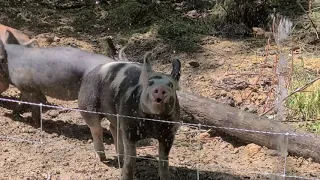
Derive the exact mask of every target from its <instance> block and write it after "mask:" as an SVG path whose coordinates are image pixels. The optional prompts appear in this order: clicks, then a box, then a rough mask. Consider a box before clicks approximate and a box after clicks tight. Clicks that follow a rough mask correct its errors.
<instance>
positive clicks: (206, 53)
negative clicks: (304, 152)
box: [0, 12, 320, 180]
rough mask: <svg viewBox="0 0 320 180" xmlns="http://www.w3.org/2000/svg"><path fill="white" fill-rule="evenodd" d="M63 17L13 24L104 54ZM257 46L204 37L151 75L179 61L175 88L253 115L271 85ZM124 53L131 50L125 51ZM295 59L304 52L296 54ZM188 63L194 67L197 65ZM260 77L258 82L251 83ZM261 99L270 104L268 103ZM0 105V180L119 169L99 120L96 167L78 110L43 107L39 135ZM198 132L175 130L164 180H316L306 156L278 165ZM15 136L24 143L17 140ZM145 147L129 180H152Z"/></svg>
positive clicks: (274, 158)
mask: <svg viewBox="0 0 320 180" xmlns="http://www.w3.org/2000/svg"><path fill="white" fill-rule="evenodd" d="M71 17H72V12H68V13H65V12H63V13H61V14H54V15H52V18H46V19H45V20H46V21H47V22H46V23H48V24H51V25H53V24H54V28H53V29H48V28H43V29H41V27H39V26H31V25H30V24H28V22H23V23H21V24H20V25H19V29H20V30H22V31H23V32H25V33H26V34H28V35H30V36H32V37H35V38H36V39H37V40H38V42H39V44H40V46H61V45H68V46H75V47H78V48H81V49H85V50H88V51H91V52H97V53H105V49H104V47H103V46H102V44H101V43H99V42H103V40H104V39H105V36H106V35H108V34H107V33H104V34H103V33H100V34H97V35H92V34H91V35H90V33H87V34H85V33H84V34H82V35H81V33H79V34H80V35H79V34H78V35H77V36H75V32H77V29H75V30H74V31H75V32H70V31H65V29H68V28H69V29H70V27H67V25H66V24H67V22H68V21H71ZM41 18H42V15H39V19H41ZM0 20H1V21H2V22H7V23H8V24H6V25H11V24H10V22H12V21H14V20H10V17H9V15H8V16H7V15H5V14H1V19H0ZM43 20H44V19H43ZM79 24H81V23H79ZM79 26H80V25H79ZM78 29H80V27H78ZM93 29H94V28H93ZM92 31H94V30H92ZM137 37H138V38H140V39H141V41H143V42H144V41H147V40H150V39H152V38H155V37H152V35H150V34H148V33H146V34H139V35H138V36H137ZM261 41H262V42H263V41H265V40H263V39H258V40H257V39H246V40H241V41H240V40H239V41H235V40H227V39H221V38H217V37H207V38H204V39H203V40H202V42H201V46H202V50H201V51H200V52H198V53H193V54H187V53H185V54H184V53H181V54H175V53H174V52H167V54H166V55H164V56H161V57H159V58H158V59H157V60H156V61H155V62H154V66H155V67H156V69H158V70H164V71H169V70H170V66H171V64H170V63H169V61H167V59H168V57H169V58H171V57H179V58H180V60H181V62H182V76H181V87H182V89H183V91H188V92H191V93H194V94H200V95H202V96H205V97H208V98H213V99H216V100H218V101H220V102H222V103H225V104H229V105H231V106H236V107H238V108H241V109H244V110H247V111H250V112H253V113H261V112H263V109H264V108H265V104H266V99H267V93H266V92H269V91H270V89H271V88H272V86H273V76H272V70H273V68H272V63H273V58H274V55H275V53H272V49H271V53H270V54H271V55H270V57H269V58H268V59H267V61H266V64H265V65H264V66H261V64H262V62H263V60H264V59H265V56H264V53H265V50H264V48H265V47H264V46H265V45H261V46H259V47H257V42H261ZM131 51H134V50H132V49H131ZM136 51H138V50H136ZM273 51H274V50H273ZM128 54H129V55H130V54H134V52H130V51H129V52H128ZM299 56H304V55H303V54H302V53H300V54H299ZM294 58H296V57H294ZM318 60H319V59H316V60H315V61H318ZM190 62H191V63H190ZM192 62H198V63H199V65H198V67H196V66H197V65H196V66H195V65H194V63H192ZM315 64H317V63H315ZM319 64H320V63H319ZM318 68H319V67H318ZM261 72H262V73H263V75H262V78H260V79H258V77H259V74H260V73H261ZM257 79H258V80H257ZM18 95H19V91H18V90H17V89H16V88H15V87H10V89H9V90H7V91H6V92H5V93H3V94H2V97H3V98H17V97H18ZM48 100H49V102H50V103H52V104H53V105H57V106H63V107H69V108H77V102H76V101H68V102H66V101H61V100H57V99H53V98H50V97H49V98H48ZM269 101H270V102H272V101H273V99H270V100H269ZM0 104H1V106H0V119H1V120H0V143H1V146H0V152H1V153H0V179H30V180H34V179H63V180H64V179H110V180H112V179H117V178H118V176H119V168H118V167H117V164H116V163H115V161H114V160H113V158H114V156H115V148H114V145H113V141H112V138H111V136H110V134H109V132H108V126H107V122H105V123H106V125H105V126H104V127H105V129H106V131H105V135H104V139H105V148H106V153H107V156H108V157H109V158H110V162H109V163H107V164H103V163H100V162H99V161H98V159H97V157H96V155H95V153H94V150H93V144H92V138H91V134H90V132H89V129H88V127H87V126H86V125H85V123H84V121H83V120H82V118H81V116H80V114H79V112H76V111H70V110H62V109H49V110H47V111H46V112H45V113H43V119H44V121H43V131H41V130H40V129H35V128H34V127H32V126H31V125H30V123H29V122H30V121H29V119H30V113H25V114H24V118H14V117H12V114H11V113H12V110H13V108H14V107H15V104H14V103H8V102H1V103H0ZM199 132H200V131H197V130H196V129H195V128H194V127H186V126H183V127H181V128H180V130H179V132H178V134H177V138H176V140H175V143H174V146H173V148H172V151H171V153H170V159H169V161H170V173H171V175H172V179H177V180H178V179H186V180H187V179H197V176H199V177H200V179H206V180H207V179H216V180H218V179H220V180H237V179H277V178H276V177H278V179H281V178H280V176H281V175H282V174H283V172H284V169H286V174H287V175H289V176H290V177H287V178H286V179H299V178H295V176H299V177H305V178H310V179H311V178H314V179H316V178H320V164H318V163H314V162H312V159H303V158H299V157H292V156H288V158H287V159H286V162H287V164H286V167H284V162H285V158H284V157H282V156H281V154H280V153H278V152H277V151H275V150H270V149H267V148H265V147H261V146H258V145H255V144H246V143H243V142H238V141H237V140H234V139H232V138H230V137H220V136H219V134H215V133H212V134H207V133H203V132H202V133H201V135H200V136H199ZM22 139H23V140H24V141H21V140H22ZM26 140H28V141H26ZM40 140H41V142H42V143H40ZM146 145H147V146H141V147H139V149H138V154H139V157H141V159H140V158H138V159H137V173H136V177H137V179H146V178H147V179H150V180H152V179H157V167H158V165H157V163H158V162H157V161H156V159H155V158H156V157H157V144H156V142H154V141H151V142H149V143H147V144H146ZM273 174H277V175H279V176H275V175H273Z"/></svg>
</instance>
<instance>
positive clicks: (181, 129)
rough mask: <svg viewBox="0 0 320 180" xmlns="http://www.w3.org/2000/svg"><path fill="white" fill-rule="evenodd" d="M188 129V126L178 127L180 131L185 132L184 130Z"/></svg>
mask: <svg viewBox="0 0 320 180" xmlns="http://www.w3.org/2000/svg"><path fill="white" fill-rule="evenodd" d="M189 130H190V128H189V127H188V126H181V127H180V131H182V132H186V131H189Z"/></svg>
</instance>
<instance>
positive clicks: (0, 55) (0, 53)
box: [0, 39, 7, 63]
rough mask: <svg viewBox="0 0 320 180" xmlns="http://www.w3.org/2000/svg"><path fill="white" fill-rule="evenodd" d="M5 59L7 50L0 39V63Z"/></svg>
mask: <svg viewBox="0 0 320 180" xmlns="http://www.w3.org/2000/svg"><path fill="white" fill-rule="evenodd" d="M6 60H7V52H6V50H5V49H4V44H3V42H2V40H1V39H0V63H3V62H5V61H6Z"/></svg>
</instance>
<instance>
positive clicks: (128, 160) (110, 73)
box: [78, 53, 181, 180]
mask: <svg viewBox="0 0 320 180" xmlns="http://www.w3.org/2000/svg"><path fill="white" fill-rule="evenodd" d="M149 57H150V54H149V53H148V54H147V56H145V57H144V63H143V64H140V63H135V62H113V63H108V64H104V65H99V66H97V67H96V68H94V69H93V70H92V71H91V72H89V73H88V74H87V75H86V76H85V77H84V79H83V81H82V85H81V88H80V91H79V98H78V105H79V109H82V110H87V111H96V112H103V113H107V115H101V114H94V113H87V112H81V115H82V117H83V118H84V120H85V121H86V124H87V125H88V126H89V128H90V131H91V134H92V137H93V143H94V148H95V151H96V153H97V154H98V156H99V158H100V161H105V160H106V155H105V153H104V146H103V135H102V134H103V131H102V127H101V120H102V118H103V117H107V119H108V120H109V121H110V131H111V134H112V136H113V139H114V142H115V146H116V151H117V153H119V154H120V157H121V158H120V159H121V160H120V162H121V163H122V162H123V167H122V174H121V179H122V180H131V179H133V176H134V169H135V156H136V143H137V141H139V140H141V139H145V138H154V139H158V141H159V159H160V160H163V161H159V176H160V179H161V180H168V179H170V178H169V171H168V156H169V152H170V149H171V147H172V144H173V141H174V138H175V133H176V131H177V129H178V127H179V124H178V123H166V122H155V121H150V120H143V119H137V118H132V117H139V118H151V119H158V120H166V121H171V122H176V121H179V118H180V106H179V101H178V98H177V95H176V91H177V90H178V87H179V79H180V67H181V64H180V61H179V60H174V61H173V63H172V64H173V70H172V72H171V74H165V73H161V72H156V71H153V70H152V68H151V65H150V63H149ZM111 114H114V115H111ZM115 114H119V116H118V120H119V129H118V126H117V116H115ZM117 131H119V137H118V138H117ZM121 155H124V156H121Z"/></svg>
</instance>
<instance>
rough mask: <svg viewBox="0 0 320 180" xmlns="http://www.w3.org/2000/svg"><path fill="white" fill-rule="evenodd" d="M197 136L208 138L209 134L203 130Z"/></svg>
mask: <svg viewBox="0 0 320 180" xmlns="http://www.w3.org/2000/svg"><path fill="white" fill-rule="evenodd" d="M198 137H199V139H205V138H209V137H210V134H209V133H207V132H204V133H200V134H199V136H198Z"/></svg>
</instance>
